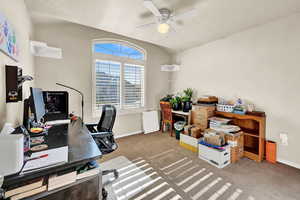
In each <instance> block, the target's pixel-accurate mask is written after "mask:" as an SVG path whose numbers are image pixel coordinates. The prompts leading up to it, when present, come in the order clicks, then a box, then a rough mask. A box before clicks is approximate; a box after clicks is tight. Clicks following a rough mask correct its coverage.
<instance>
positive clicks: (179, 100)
mask: <svg viewBox="0 0 300 200" xmlns="http://www.w3.org/2000/svg"><path fill="white" fill-rule="evenodd" d="M170 103H171V105H172V106H174V105H175V104H180V103H181V97H179V96H174V97H173V98H172V99H171V100H170Z"/></svg>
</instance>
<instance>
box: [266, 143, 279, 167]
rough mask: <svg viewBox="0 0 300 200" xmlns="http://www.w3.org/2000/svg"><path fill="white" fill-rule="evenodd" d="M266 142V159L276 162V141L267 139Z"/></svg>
mask: <svg viewBox="0 0 300 200" xmlns="http://www.w3.org/2000/svg"><path fill="white" fill-rule="evenodd" d="M266 143H267V144H266V160H267V161H268V162H270V163H276V160H277V159H276V157H277V156H276V151H277V148H276V142H273V141H267V142H266Z"/></svg>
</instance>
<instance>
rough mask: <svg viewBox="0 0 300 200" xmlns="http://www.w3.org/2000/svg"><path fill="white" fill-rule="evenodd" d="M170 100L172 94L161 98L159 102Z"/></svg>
mask: <svg viewBox="0 0 300 200" xmlns="http://www.w3.org/2000/svg"><path fill="white" fill-rule="evenodd" d="M172 98H173V95H172V94H167V95H166V96H164V97H163V98H161V99H160V101H162V102H170V101H171V99H172Z"/></svg>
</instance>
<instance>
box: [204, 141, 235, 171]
mask: <svg viewBox="0 0 300 200" xmlns="http://www.w3.org/2000/svg"><path fill="white" fill-rule="evenodd" d="M198 155H199V158H200V159H202V160H204V161H206V162H208V163H210V164H211V165H213V166H215V167H217V168H224V167H226V166H227V165H229V164H230V146H229V145H226V146H224V150H218V149H214V148H211V147H208V146H205V145H203V144H199V150H198Z"/></svg>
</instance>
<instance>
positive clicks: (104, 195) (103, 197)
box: [102, 188, 108, 200]
mask: <svg viewBox="0 0 300 200" xmlns="http://www.w3.org/2000/svg"><path fill="white" fill-rule="evenodd" d="M107 196H108V193H107V191H106V190H105V189H104V188H102V200H106V199H107Z"/></svg>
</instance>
